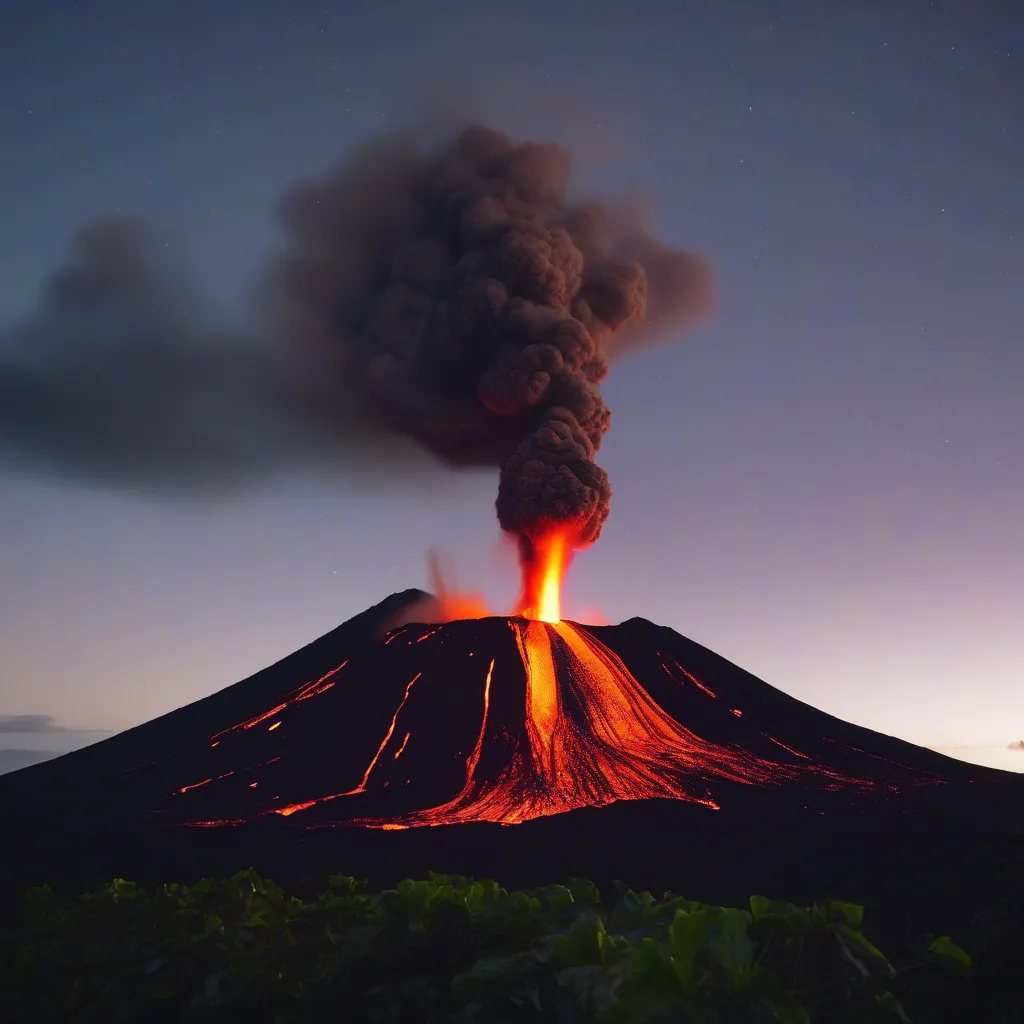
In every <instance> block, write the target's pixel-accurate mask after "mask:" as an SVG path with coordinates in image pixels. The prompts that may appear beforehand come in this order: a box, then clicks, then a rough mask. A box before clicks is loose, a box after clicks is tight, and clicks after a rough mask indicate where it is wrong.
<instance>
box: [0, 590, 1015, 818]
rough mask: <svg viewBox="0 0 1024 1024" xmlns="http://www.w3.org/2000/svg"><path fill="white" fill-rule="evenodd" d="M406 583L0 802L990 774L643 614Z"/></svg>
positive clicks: (493, 793) (463, 802)
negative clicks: (580, 620)
mask: <svg viewBox="0 0 1024 1024" xmlns="http://www.w3.org/2000/svg"><path fill="white" fill-rule="evenodd" d="M422 597H423V595H420V594H418V593H417V592H409V593H408V594H406V595H396V596H395V597H393V598H391V599H389V601H388V602H385V604H384V605H383V606H380V607H379V608H378V609H371V610H370V611H369V612H367V613H364V617H363V618H362V619H357V620H353V622H352V623H349V624H347V625H346V626H343V627H341V628H340V629H339V630H337V631H335V633H334V634H329V635H328V636H327V637H324V638H322V639H321V640H320V641H317V643H316V644H314V645H312V647H311V648H307V649H305V651H303V652H299V654H298V655H293V656H292V657H291V658H286V659H285V660H284V661H282V662H279V663H278V664H277V665H275V666H273V667H272V668H270V669H267V670H266V671H265V672H263V673H259V674H258V675H256V676H254V677H252V678H251V679H249V680H246V681H244V682H242V683H239V684H237V685H236V686H233V687H229V688H228V689H227V690H224V691H221V692H220V693H218V694H215V695H214V696H213V697H210V698H207V699H206V700H202V701H199V702H197V703H196V704H193V705H191V706H189V707H187V708H183V709H181V710H179V711H177V712H173V713H172V714H170V715H167V716H164V717H163V718H160V719H157V720H155V721H153V722H150V723H147V724H146V725H142V726H139V727H138V728H136V729H132V730H129V731H128V732H126V733H123V734H121V735H119V736H116V737H113V738H112V739H109V740H106V741H104V742H102V743H99V744H96V745H95V746H93V747H89V748H86V749H85V750H81V751H78V752H75V753H73V754H69V755H67V756H65V757H63V758H59V759H57V760H55V761H52V762H48V763H46V764H43V765H37V766H34V767H32V768H28V769H25V770H23V771H20V772H17V773H14V774H13V775H11V776H8V777H7V778H5V779H3V780H0V799H2V803H3V806H4V807H5V809H6V813H7V814H8V815H10V814H11V813H12V812H14V813H16V814H18V815H19V816H27V817H29V818H38V816H39V815H46V816H48V817H50V818H52V816H53V815H54V813H56V814H57V815H58V817H59V818H60V819H61V820H63V821H64V822H65V823H67V824H73V825H75V826H76V827H81V826H89V827H96V826H103V827H109V826H116V827H124V826H127V825H131V826H134V825H145V824H149V825H173V826H177V827H217V826H230V825H242V824H246V823H255V822H261V821H267V820H277V821H287V822H288V824H290V825H292V826H295V827H300V828H301V827H305V828H324V827H348V828H357V827H358V828H373V829H383V830H394V829H401V828H416V827H429V826H437V825H457V824H466V823H471V822H494V823H498V824H502V825H517V824H521V823H523V822H525V821H528V820H531V819H534V818H538V817H542V816H548V815H557V814H564V813H567V812H570V811H574V810H578V809H580V808H584V807H601V806H605V805H608V804H611V803H614V802H617V801H625V800H652V799H667V800H679V801H685V802H690V803H693V804H697V805H700V806H702V807H703V808H706V809H707V810H708V811H719V810H721V809H723V808H724V809H726V810H728V809H729V807H730V804H732V803H735V801H736V800H737V799H739V797H738V794H739V793H740V792H741V791H743V790H752V791H756V792H757V793H758V794H759V796H760V798H761V799H763V800H765V801H769V802H771V801H778V800H785V801H789V802H792V801H793V800H794V799H796V800H798V801H799V800H802V801H803V802H804V804H806V805H808V806H810V805H812V804H813V805H814V806H815V807H825V806H828V807H834V806H838V805H843V804H851V803H858V802H864V801H869V802H872V801H873V802H876V803H878V802H882V803H899V804H907V803H910V804H919V803H921V802H922V801H926V802H928V801H931V802H934V801H935V800H942V799H946V798H953V794H954V793H957V792H960V791H961V790H962V788H963V787H964V786H977V785H982V786H984V785H985V783H986V782H989V783H992V782H994V781H996V780H999V779H1000V778H1001V776H1002V774H1003V773H999V772H992V771H988V770H986V769H982V768H978V767H976V766H973V765H967V764H964V763H962V762H958V761H954V760H952V759H950V758H946V757H943V756H941V755H939V754H936V753H934V752H932V751H928V750H925V749H923V748H920V747H915V746H913V745H911V744H909V743H905V742H903V741H901V740H897V739H893V738H891V737H888V736H883V735H880V734H878V733H874V732H871V731H870V730H867V729H864V728H859V727H857V726H853V725H850V724H848V723H844V722H840V721H838V720H836V719H834V718H832V717H830V716H829V715H826V714H824V713H822V712H820V711H817V710H815V709H813V708H811V707H809V706H808V705H806V704H803V703H801V702H800V701H798V700H795V699H794V698H792V697H789V696H787V695H786V694H784V693H782V692H781V691H779V690H776V689H774V688H773V687H771V686H769V685H768V684H767V683H764V682H761V681H760V680H758V679H756V678H755V677H753V676H751V675H748V674H747V673H745V672H742V671H741V670H739V669H738V668H737V667H736V666H734V665H731V664H730V663H729V662H727V661H725V660H724V659H722V658H719V657H717V656H715V655H714V654H712V653H711V652H710V651H707V650H706V649H704V648H702V647H700V646H698V645H697V644H695V643H693V642H692V641H689V640H686V639H685V638H683V637H682V636H680V635H679V634H677V633H675V632H674V631H672V630H671V629H668V628H666V627H662V626H656V625H654V624H652V623H650V622H648V621H646V620H644V619H631V620H629V621H627V622H624V623H622V624H621V625H618V626H583V625H580V624H577V623H574V622H569V621H557V622H542V621H536V620H532V619H526V618H523V617H519V616H514V617H497V616H494V617H487V618H481V619H465V620H459V621H454V622H448V623H443V624H437V623H408V624H404V625H401V626H398V627H396V628H391V629H389V628H387V611H388V608H389V607H392V606H394V607H399V608H400V607H402V606H403V604H404V603H405V602H406V601H408V600H412V599H416V598H422ZM325 668H326V670H325V671H321V670H322V669H325ZM310 670H312V674H311V673H310ZM41 790H43V791H44V792H41ZM15 808H19V810H17V811H15V810H14V809H15Z"/></svg>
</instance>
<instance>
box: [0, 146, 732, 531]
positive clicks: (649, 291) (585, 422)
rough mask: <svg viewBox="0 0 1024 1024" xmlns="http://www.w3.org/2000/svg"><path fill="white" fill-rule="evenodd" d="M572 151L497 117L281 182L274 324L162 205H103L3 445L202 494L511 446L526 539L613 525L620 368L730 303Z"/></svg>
mask: <svg viewBox="0 0 1024 1024" xmlns="http://www.w3.org/2000/svg"><path fill="white" fill-rule="evenodd" d="M570 169H571V166H570V161H569V157H568V155H567V154H566V152H565V151H564V150H562V149H560V148H559V147H557V146H555V145H552V144H550V143H538V142H525V143H517V142H514V141H513V140H511V139H509V138H508V137H506V136H505V135H503V134H501V133H499V132H496V131H494V130H492V129H489V128H485V127H482V126H474V127H471V128H469V129H466V130H465V131H462V132H461V133H458V134H456V135H455V137H454V138H451V139H449V140H448V141H447V142H444V143H442V144H440V145H434V146H431V147H424V146H422V145H420V144H418V143H417V142H416V141H414V140H412V139H409V138H404V137H397V136H395V137H388V138H384V139H378V140H375V141H373V142H371V143H370V144H368V145H366V146H364V147H362V148H361V149H359V150H358V151H357V152H355V153H354V154H353V155H352V156H351V157H350V158H349V159H348V160H346V161H345V162H343V163H342V164H340V165H339V166H338V167H336V168H334V169H333V170H331V171H330V172H329V173H328V174H326V175H325V176H323V177H322V178H320V179H317V180H314V181H311V182H308V183H305V184H302V185H299V186H297V187H295V188H293V189H291V190H289V191H288V192H287V193H286V194H285V196H284V197H283V198H282V201H281V203H280V208H279V211H278V214H279V218H280V222H281V225H282V227H283V229H284V236H285V237H284V243H283V245H282V248H281V250H280V252H279V253H278V254H277V255H276V257H275V258H274V260H273V261H272V263H271V265H270V266H269V268H268V270H267V272H266V274H265V276H264V278H263V279H262V280H261V282H260V286H259V288H258V289H257V293H258V295H259V302H258V313H259V317H258V322H259V324H260V327H259V329H258V330H257V331H256V332H255V333H254V334H253V335H251V336H250V335H247V336H239V335H237V334H232V333H228V332H224V331H219V330H217V329H215V328H214V327H213V326H212V320H211V316H210V313H209V310H208V309H207V308H206V307H205V304H204V301H203V298H202V294H201V290H200V289H199V288H198V287H196V286H195V283H194V282H192V281H190V279H189V276H188V274H187V272H186V271H185V269H184V268H183V267H182V266H181V265H180V264H176V263H175V261H174V260H173V259H171V258H170V257H168V255H167V253H168V251H169V250H168V249H167V247H166V246H164V245H163V244H162V240H161V239H159V238H158V237H157V236H156V235H155V234H154V233H153V232H152V231H151V230H150V229H149V228H147V227H146V226H145V225H143V224H141V223H139V222H136V221H129V220H122V219H116V220H114V219H112V220H106V221H100V222H97V223H96V224H93V225H90V226H89V227H87V228H85V229H83V230H82V231H81V232H79V234H78V235H77V236H76V238H75V239H74V242H73V245H72V251H71V256H70V260H69V262H68V264H67V265H66V266H65V267H63V268H62V269H60V270H59V271H58V272H56V273H55V274H54V275H53V276H52V277H51V278H50V280H49V281H48V282H47V284H46V287H45V289H44V292H43V295H42V297H41V301H40V303H39V307H38V309H37V310H36V312H35V314H34V315H33V316H31V317H30V318H28V319H27V320H25V321H24V322H22V323H19V324H17V325H13V326H11V327H10V328H8V329H7V330H6V331H4V332H3V334H2V336H0V456H2V457H4V458H5V459H6V460H7V461H8V462H12V463H18V464H20V465H21V466H23V467H26V468H29V469H34V470H36V471H42V472H47V473H51V474H52V473H60V474H66V475H69V476H76V477H79V478H84V479H88V480H94V481H99V482H103V483H106V484H113V485H116V486H121V487H133V488H150V487H158V488H160V489H162V490H165V491H167V490H171V491H179V492H182V493H186V494H204V493H207V492H214V491H218V490H224V489H231V488H235V487H238V486H241V485H244V484H247V483H251V482H252V481H254V480H258V479H260V478H263V477H265V476H267V475H269V474H272V473H277V472H281V471H286V470H292V469H296V468H302V467H318V468H320V469H324V470H327V471H329V472H332V473H338V474H346V473H364V474H374V473H375V474H377V475H378V476H382V477H386V476H394V475H403V474H406V473H408V472H411V471H412V470H413V469H414V468H415V467H416V466H417V464H420V465H422V464H423V463H424V462H425V461H430V460H435V461H440V462H442V463H447V464H449V465H453V466H494V467H496V468H499V469H500V475H499V489H498V499H497V511H498V518H499V521H500V523H501V525H502V527H503V528H504V529H506V530H508V531H510V532H512V533H514V534H516V535H517V536H518V537H519V538H520V541H521V543H522V544H523V545H524V547H525V549H527V550H528V549H529V546H530V544H531V542H532V539H533V538H534V537H535V536H536V535H538V534H539V533H543V532H546V531H548V530H550V529H552V528H554V527H558V528H561V529H564V530H565V531H567V532H568V533H569V534H570V535H571V538H572V540H573V543H574V544H576V545H578V546H582V545H584V544H587V543H590V542H591V541H593V540H594V539H596V537H597V536H598V534H599V533H600V530H601V526H602V524H603V523H604V520H605V518H606V517H607V514H608V505H609V499H610V494H611V489H610V486H609V483H608V478H607V475H606V474H605V472H604V471H603V470H602V469H601V468H600V467H599V466H598V465H597V464H596V462H595V453H596V452H597V450H598V449H599V447H600V444H601V440H602V438H603V435H604V433H605V431H606V430H607V429H608V426H609V423H610V414H609V411H608V408H607V406H606V405H605V403H604V400H603V397H602V396H601V391H600V383H601V381H602V380H603V379H604V377H605V376H606V375H607V373H608V371H609V367H610V364H611V362H612V360H613V359H614V358H615V357H617V356H618V355H620V354H621V353H622V352H624V351H627V350H628V349H629V348H631V347H633V346H635V345H638V344H641V343H643V342H644V341H645V340H649V339H650V338H652V337H654V336H656V335H658V334H659V333H662V334H664V333H665V332H667V331H668V330H670V329H672V330H674V331H678V330H679V329H681V328H683V327H686V326H688V325H689V324H690V323H692V322H693V321H695V320H697V319H699V318H700V317H701V316H703V315H704V314H705V313H707V312H708V311H709V309H710V307H711V305H712V302H713V284H712V277H711V274H710V271H709V270H708V268H707V265H706V264H705V262H704V261H703V260H702V259H701V258H700V257H699V256H696V255H694V254H692V253H687V252H682V251H677V250H673V249H671V248H669V247H667V246H665V245H663V244H661V243H659V242H658V241H657V240H655V239H654V238H652V237H651V236H650V235H649V233H648V232H647V231H646V230H645V227H644V225H643V223H642V222H641V221H640V219H639V218H638V217H637V216H634V215H632V214H630V213H629V212H628V211H626V210H624V209H617V208H613V207H611V206H607V205H604V206H602V205H599V204H577V205H573V204H571V203H570V202H569V201H568V200H567V198H566V188H567V184H568V181H569V176H570Z"/></svg>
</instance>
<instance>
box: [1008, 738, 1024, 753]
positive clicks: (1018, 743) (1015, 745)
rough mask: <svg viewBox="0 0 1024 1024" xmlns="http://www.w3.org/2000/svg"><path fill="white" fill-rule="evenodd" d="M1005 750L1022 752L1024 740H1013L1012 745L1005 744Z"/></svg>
mask: <svg viewBox="0 0 1024 1024" xmlns="http://www.w3.org/2000/svg"><path fill="white" fill-rule="evenodd" d="M1006 749H1007V750H1020V751H1024V740H1014V741H1013V742H1012V743H1009V744H1007V747H1006Z"/></svg>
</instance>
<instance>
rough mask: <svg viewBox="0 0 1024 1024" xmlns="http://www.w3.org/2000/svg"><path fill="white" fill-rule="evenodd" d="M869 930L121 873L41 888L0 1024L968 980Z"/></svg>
mask: <svg viewBox="0 0 1024 1024" xmlns="http://www.w3.org/2000/svg"><path fill="white" fill-rule="evenodd" d="M862 924H863V908H861V907H858V906H855V905H853V904H850V903H843V902H840V901H827V902H825V903H822V904H820V905H817V906H814V907H809V908H807V907H798V906H795V905H793V904H790V903H785V902H781V901H778V900H769V899H765V898H763V897H760V896H754V897H752V898H751V900H750V908H749V910H746V909H736V908H729V907H717V906H710V905H705V904H702V903H695V902H692V901H689V900H684V899H681V898H679V897H676V896H673V895H671V894H668V895H666V896H664V897H663V898H661V899H655V898H654V897H653V896H651V894H650V893H646V892H644V893H635V892H632V891H630V890H628V889H625V888H620V889H619V891H618V893H617V896H616V898H615V899H614V900H613V901H611V902H610V903H607V904H606V903H603V902H602V901H601V899H600V895H599V893H598V891H597V889H596V888H595V887H594V886H593V884H591V883H590V882H586V881H581V880H571V881H569V882H568V883H567V884H566V885H548V886H545V887H544V888H541V889H536V890H533V891H532V892H507V891H505V890H504V889H502V888H501V887H499V886H498V885H497V884H496V883H495V882H492V881H471V880H468V879H465V878H459V877H445V876H440V875H431V876H430V878H429V879H428V880H426V881H412V880H407V881H404V882H401V883H400V884H399V885H398V886H397V887H396V888H394V889H389V890H387V891H384V892H379V893H373V892H369V891H368V890H367V888H366V887H365V886H364V885H362V884H361V883H359V882H357V881H355V880H354V879H351V878H347V877H343V876H336V877H332V878H331V879H330V882H329V887H328V888H327V890H326V891H325V892H323V893H322V894H321V895H320V897H319V898H318V899H316V900H315V901H313V902H303V901H300V900H298V899H295V898H293V897H290V896H288V895H286V894H285V893H284V892H283V891H282V890H281V889H280V888H279V887H278V886H276V885H274V884H273V883H272V882H269V881H266V880H265V879H263V878H261V877H259V875H257V874H256V873H255V872H253V871H244V872H242V873H240V874H238V875H235V876H234V877H233V878H229V879H225V880H212V879H204V880H203V881H201V882H199V883H198V884H196V885H193V886H183V885H164V886H162V887H160V888H159V889H156V890H155V891H146V890H143V889H140V888H139V887H137V886H136V885H134V884H133V883H131V882H126V881H124V880H123V879H117V880H115V881H113V882H112V883H111V884H110V885H108V886H106V887H104V888H102V889H99V890H98V891H96V892H92V893H89V894H88V895H85V896H83V897H80V898H79V899H78V900H76V901H74V902H67V901H63V900H61V899H58V897H57V896H55V894H54V893H53V892H52V891H51V890H50V889H49V888H46V887H43V888H40V889H33V890H31V891H30V892H29V893H28V894H27V900H26V913H25V917H24V920H23V921H22V922H21V923H20V924H19V926H18V928H17V929H16V930H14V931H12V932H11V933H10V934H8V935H7V936H6V937H5V939H4V943H3V946H2V947H0V954H2V963H0V1019H3V1020H4V1021H8V1022H11V1024H14V1022H26V1024H27V1022H31V1024H42V1022H47V1021H64V1020H74V1021H83V1022H88V1021H96V1022H99V1021H102V1022H104V1024H113V1022H117V1021H147V1022H160V1021H182V1020H196V1021H211V1022H212V1021H238V1020H245V1021H248V1022H250V1024H257V1022H264V1021H265V1022H274V1024H286V1022H293V1021H294V1022H304V1021H321V1020H325V1021H326V1020H332V1021H333V1020H338V1021H342V1020H344V1021H347V1022H363V1021H365V1022H370V1021H396V1022H404V1021H408V1022H416V1024H429V1022H435V1021H437V1022H440V1021H450V1022H453V1024H475V1022H479V1024H483V1022H490V1021H495V1022H502V1024H516V1022H527V1021H531V1022H532V1021H550V1022H557V1024H575V1022H583V1021H594V1022H599V1024H620V1022H623V1024H624V1022H629V1024H634V1022H636V1024H644V1022H650V1024H655V1022H661V1021H666V1022H667V1021H675V1022H687V1024H762V1022H763V1024H770V1022H780V1024H810V1022H812V1021H813V1022H816V1024H817V1022H835V1024H845V1022H850V1024H853V1022H857V1024H864V1022H871V1021H879V1022H882V1021H906V1020H909V1019H912V1018H911V1016H910V1014H911V1013H913V1012H914V1006H919V1007H923V1008H925V1009H923V1010H922V1014H921V1016H920V1017H915V1018H913V1019H920V1020H925V1021H933V1020H943V1019H947V1018H944V1017H942V1016H935V1015H934V1013H936V1012H939V1010H938V1009H937V1005H938V1003H937V1001H936V1000H934V999H933V1000H932V1001H931V1003H929V1000H928V992H929V991H932V989H934V984H936V983H937V982H936V980H935V979H936V978H938V979H940V981H941V983H942V984H943V985H947V986H948V985H954V986H955V985H960V986H961V989H962V988H963V987H964V986H966V985H969V984H970V975H971V972H972V964H971V958H970V957H969V956H968V955H967V953H965V952H964V951H963V950H961V949H960V948H959V947H957V946H956V945H955V944H954V943H953V942H952V940H950V939H949V938H948V937H943V938H939V939H935V940H934V941H932V942H931V945H930V948H929V949H928V950H927V952H926V953H924V955H923V957H922V960H921V962H920V963H918V964H914V965H911V966H910V967H908V968H904V969H903V970H902V971H896V970H895V969H894V968H893V966H892V965H890V963H889V962H888V961H887V959H886V958H885V956H884V955H883V954H882V953H881V952H880V951H879V950H878V949H876V948H875V946H874V945H873V944H872V943H871V942H870V941H869V940H868V939H867V938H866V937H865V936H864V934H863V932H862ZM936 972H938V973H936ZM922 979H931V981H928V982H927V984H925V982H924V981H922ZM929 985H931V986H932V988H931V989H930V988H929V987H928V986H929ZM950 991H952V990H951V989H949V988H948V987H947V988H944V989H943V990H942V999H941V1001H942V1002H943V1003H944V1004H949V1005H952V1003H950V998H951V997H950V994H949V993H950ZM957 991H959V990H957ZM948 1019H953V1018H948ZM1007 1019H1009V1018H1007Z"/></svg>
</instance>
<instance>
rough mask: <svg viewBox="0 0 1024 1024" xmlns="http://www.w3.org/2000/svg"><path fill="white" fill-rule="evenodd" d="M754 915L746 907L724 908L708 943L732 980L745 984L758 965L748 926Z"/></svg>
mask: <svg viewBox="0 0 1024 1024" xmlns="http://www.w3.org/2000/svg"><path fill="white" fill-rule="evenodd" d="M750 923H751V919H750V916H749V915H748V914H746V913H745V912H744V911H742V910H733V909H727V908H720V909H719V910H718V912H717V913H716V914H715V915H714V924H713V926H712V928H711V930H710V931H709V932H708V935H707V939H706V940H705V943H706V945H707V948H708V952H709V953H710V954H711V956H712V957H713V958H714V960H715V962H716V963H717V964H718V965H719V966H720V967H722V968H723V970H725V972H726V973H727V974H728V976H729V978H730V980H731V981H732V983H733V984H734V985H735V986H737V987H740V986H742V985H744V984H745V983H746V982H747V980H748V978H749V975H750V973H751V970H752V968H753V965H754V944H753V942H752V941H751V939H750V935H749V934H748V930H749V928H750Z"/></svg>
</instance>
